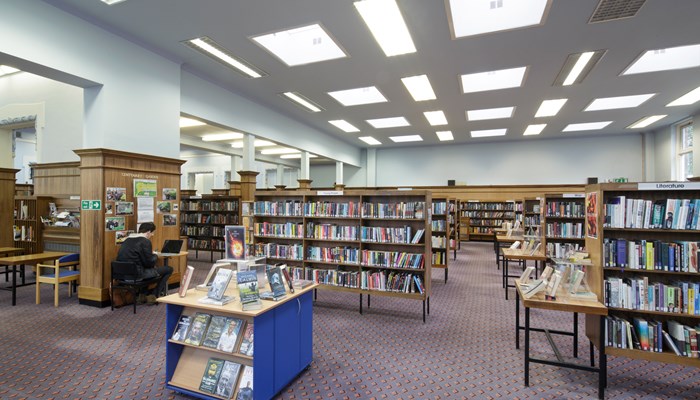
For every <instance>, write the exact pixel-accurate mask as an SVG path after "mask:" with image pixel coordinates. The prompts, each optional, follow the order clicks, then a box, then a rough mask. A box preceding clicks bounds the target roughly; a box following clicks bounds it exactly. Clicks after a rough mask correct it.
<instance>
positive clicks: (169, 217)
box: [163, 214, 177, 226]
mask: <svg viewBox="0 0 700 400" xmlns="http://www.w3.org/2000/svg"><path fill="white" fill-rule="evenodd" d="M175 225H177V215H176V214H163V226H175Z"/></svg>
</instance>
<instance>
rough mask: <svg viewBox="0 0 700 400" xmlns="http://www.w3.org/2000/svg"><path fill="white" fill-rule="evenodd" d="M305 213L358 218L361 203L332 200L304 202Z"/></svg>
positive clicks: (317, 215) (316, 215) (319, 215)
mask: <svg viewBox="0 0 700 400" xmlns="http://www.w3.org/2000/svg"><path fill="white" fill-rule="evenodd" d="M304 215H305V216H307V217H336V218H337V217H347V218H358V217H359V215H360V203H359V202H354V201H350V202H347V203H333V202H330V201H315V202H307V203H304Z"/></svg>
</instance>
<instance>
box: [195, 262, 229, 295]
mask: <svg viewBox="0 0 700 400" xmlns="http://www.w3.org/2000/svg"><path fill="white" fill-rule="evenodd" d="M220 268H228V269H231V263H216V264H214V265H212V266H211V268H209V272H208V273H207V277H206V278H204V282H202V283H200V284H199V285H197V286H195V289H197V290H201V291H204V292H208V291H209V288H210V287H211V283H212V282H213V281H214V278H216V273H217V272H219V269H220Z"/></svg>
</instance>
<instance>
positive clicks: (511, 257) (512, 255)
mask: <svg viewBox="0 0 700 400" xmlns="http://www.w3.org/2000/svg"><path fill="white" fill-rule="evenodd" d="M502 251H503V288H504V289H505V290H506V300H508V288H514V287H515V286H513V285H509V284H508V278H519V277H520V276H519V275H510V274H509V272H508V266H509V265H510V262H511V261H517V262H518V263H519V264H522V265H523V267H525V263H527V262H528V261H534V262H535V274H536V275H537V274H539V273H538V271H539V266H540V265H541V264H542V263H544V262H545V261H547V256H545V255H544V249H540V250H538V251H537V252H536V253H533V254H530V252H528V251H523V250H521V249H509V248H504V249H503V250H502Z"/></svg>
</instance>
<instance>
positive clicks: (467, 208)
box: [460, 200, 515, 241]
mask: <svg viewBox="0 0 700 400" xmlns="http://www.w3.org/2000/svg"><path fill="white" fill-rule="evenodd" d="M460 206H461V209H460V218H461V219H462V220H463V219H464V218H469V240H475V241H478V240H485V241H492V240H494V229H496V228H500V227H501V226H502V225H503V223H504V222H512V221H513V220H514V218H515V201H513V200H510V201H479V200H467V201H462V202H461V203H460Z"/></svg>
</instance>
